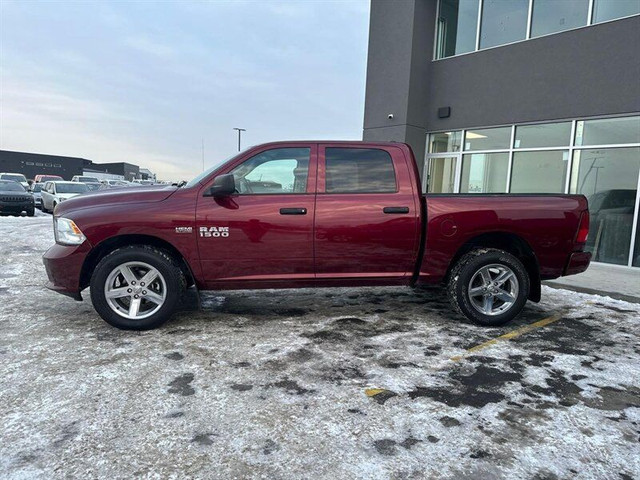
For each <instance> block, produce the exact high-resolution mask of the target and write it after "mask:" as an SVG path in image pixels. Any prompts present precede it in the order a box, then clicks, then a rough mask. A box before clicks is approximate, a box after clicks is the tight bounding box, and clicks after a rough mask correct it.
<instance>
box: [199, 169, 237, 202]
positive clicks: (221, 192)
mask: <svg viewBox="0 0 640 480" xmlns="http://www.w3.org/2000/svg"><path fill="white" fill-rule="evenodd" d="M235 191H236V182H235V180H234V179H233V175H232V174H230V173H228V174H226V175H219V176H217V177H216V178H215V180H214V181H213V185H211V188H210V189H209V190H208V192H207V195H206V196H208V197H226V196H229V195H233V194H234V193H235Z"/></svg>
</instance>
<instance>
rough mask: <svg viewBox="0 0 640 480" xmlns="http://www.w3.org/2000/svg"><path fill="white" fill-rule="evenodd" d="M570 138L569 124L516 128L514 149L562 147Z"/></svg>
mask: <svg viewBox="0 0 640 480" xmlns="http://www.w3.org/2000/svg"><path fill="white" fill-rule="evenodd" d="M570 138H571V122H562V123H543V124H540V125H522V126H517V127H516V138H515V140H514V142H513V146H514V148H530V147H564V146H566V145H569V142H570Z"/></svg>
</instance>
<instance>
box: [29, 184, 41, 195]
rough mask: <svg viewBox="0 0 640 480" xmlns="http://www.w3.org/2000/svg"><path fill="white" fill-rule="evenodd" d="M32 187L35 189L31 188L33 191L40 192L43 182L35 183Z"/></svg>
mask: <svg viewBox="0 0 640 480" xmlns="http://www.w3.org/2000/svg"><path fill="white" fill-rule="evenodd" d="M31 188H32V189H33V190H31V191H32V192H33V193H38V192H39V191H40V190H42V184H41V183H34V184H33V185H32V186H31Z"/></svg>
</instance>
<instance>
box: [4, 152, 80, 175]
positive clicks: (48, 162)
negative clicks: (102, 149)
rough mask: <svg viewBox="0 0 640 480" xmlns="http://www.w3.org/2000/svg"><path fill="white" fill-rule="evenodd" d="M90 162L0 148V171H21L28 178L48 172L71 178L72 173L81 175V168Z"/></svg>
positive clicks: (75, 158)
mask: <svg viewBox="0 0 640 480" xmlns="http://www.w3.org/2000/svg"><path fill="white" fill-rule="evenodd" d="M90 164H91V161H90V160H86V159H84V158H77V157H62V156H58V155H42V154H38V153H25V152H12V151H9V150H0V172H10V173H22V174H23V175H24V176H25V177H27V178H28V179H32V178H34V177H35V176H36V175H39V174H49V175H60V176H61V177H62V178H64V179H65V180H71V177H73V176H74V175H82V171H83V168H84V167H85V166H86V165H90Z"/></svg>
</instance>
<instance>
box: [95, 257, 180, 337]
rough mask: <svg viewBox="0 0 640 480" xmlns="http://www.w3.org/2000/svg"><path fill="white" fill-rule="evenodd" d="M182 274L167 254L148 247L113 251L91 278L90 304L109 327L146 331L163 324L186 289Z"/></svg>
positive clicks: (101, 261)
mask: <svg viewBox="0 0 640 480" xmlns="http://www.w3.org/2000/svg"><path fill="white" fill-rule="evenodd" d="M185 284H186V282H185V278H184V274H183V273H182V271H181V270H180V267H178V266H177V265H176V263H175V262H174V260H173V258H172V257H171V256H170V255H168V254H167V253H166V252H164V251H162V250H160V249H157V248H154V247H150V246H131V247H124V248H120V249H118V250H115V251H113V252H112V253H110V254H109V255H107V256H105V257H104V258H103V259H102V260H100V262H99V263H98V265H97V266H96V268H95V270H94V272H93V275H92V276H91V284H90V286H91V301H92V303H93V307H94V308H95V309H96V311H97V312H98V314H99V315H100V316H101V317H102V318H103V320H105V321H106V322H107V323H109V324H110V325H113V326H114V327H117V328H121V329H124V330H148V329H151V328H156V327H158V326H160V325H162V324H163V323H164V322H166V321H167V320H168V319H169V317H171V315H172V314H173V313H174V311H175V309H176V306H177V304H178V301H179V299H180V298H181V296H182V293H183V291H184V289H185Z"/></svg>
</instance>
